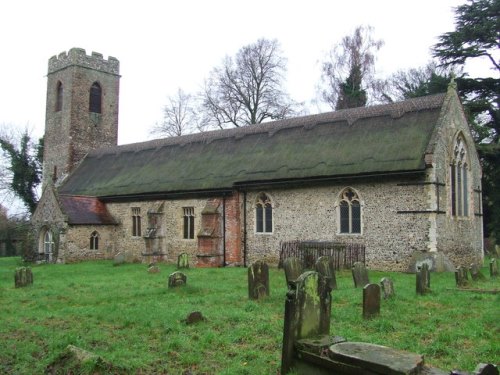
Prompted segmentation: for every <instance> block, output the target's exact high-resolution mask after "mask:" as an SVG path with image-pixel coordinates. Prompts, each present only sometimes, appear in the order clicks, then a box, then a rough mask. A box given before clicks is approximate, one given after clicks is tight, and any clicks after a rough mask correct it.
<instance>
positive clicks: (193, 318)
mask: <svg viewBox="0 0 500 375" xmlns="http://www.w3.org/2000/svg"><path fill="white" fill-rule="evenodd" d="M205 320H206V319H205V317H204V316H203V314H202V313H201V311H193V312H190V313H189V314H188V315H187V316H186V319H184V320H183V322H185V323H186V324H187V325H190V324H194V323H198V322H203V321H205Z"/></svg>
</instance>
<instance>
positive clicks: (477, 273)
mask: <svg viewBox="0 0 500 375" xmlns="http://www.w3.org/2000/svg"><path fill="white" fill-rule="evenodd" d="M469 270H470V277H471V278H472V280H474V281H479V280H484V279H485V277H484V275H483V274H482V273H481V270H480V269H479V266H478V265H477V264H476V263H472V264H471V265H470V269H469Z"/></svg>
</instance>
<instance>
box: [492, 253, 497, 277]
mask: <svg viewBox="0 0 500 375" xmlns="http://www.w3.org/2000/svg"><path fill="white" fill-rule="evenodd" d="M497 276H498V262H497V260H496V258H491V260H490V277H492V278H493V277H497Z"/></svg>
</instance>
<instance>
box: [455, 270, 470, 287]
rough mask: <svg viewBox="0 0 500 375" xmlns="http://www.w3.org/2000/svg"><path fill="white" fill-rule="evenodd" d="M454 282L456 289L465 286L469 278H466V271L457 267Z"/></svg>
mask: <svg viewBox="0 0 500 375" xmlns="http://www.w3.org/2000/svg"><path fill="white" fill-rule="evenodd" d="M455 282H456V284H457V286H458V287H461V286H467V284H468V283H469V277H468V276H467V269H466V268H464V267H462V266H459V267H458V268H457V269H456V271H455Z"/></svg>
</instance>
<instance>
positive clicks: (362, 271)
mask: <svg viewBox="0 0 500 375" xmlns="http://www.w3.org/2000/svg"><path fill="white" fill-rule="evenodd" d="M352 278H353V280H354V287H355V288H363V287H364V286H365V285H366V284H370V280H369V278H368V271H367V270H366V267H365V265H364V264H363V263H361V262H356V263H354V264H353V266H352Z"/></svg>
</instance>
